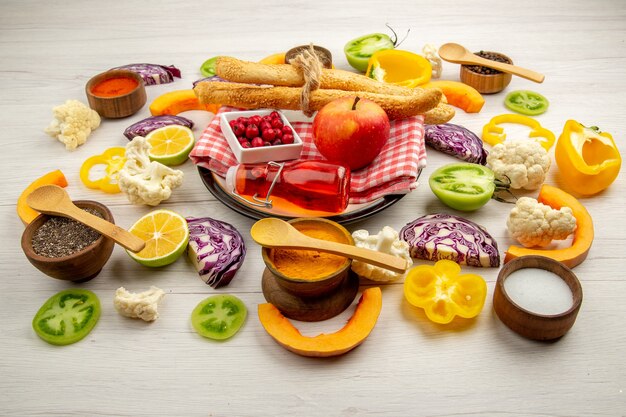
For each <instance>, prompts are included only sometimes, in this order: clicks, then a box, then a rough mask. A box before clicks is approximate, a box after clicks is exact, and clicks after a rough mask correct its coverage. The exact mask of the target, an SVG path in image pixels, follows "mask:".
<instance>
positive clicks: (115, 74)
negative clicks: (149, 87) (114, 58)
mask: <svg viewBox="0 0 626 417" xmlns="http://www.w3.org/2000/svg"><path fill="white" fill-rule="evenodd" d="M120 77H121V78H131V79H133V80H135V81H137V86H136V87H135V88H134V89H133V90H132V91H130V92H129V93H126V94H123V95H119V96H114V97H102V96H97V95H94V94H93V92H92V90H93V88H94V87H95V86H96V85H97V84H99V83H101V82H103V81H106V80H109V79H111V78H120ZM85 93H86V94H87V101H88V102H89V107H91V108H92V109H94V110H95V111H97V112H98V114H99V115H100V116H101V117H105V118H107V119H120V118H122V117H128V116H131V115H133V114H135V113H137V112H138V111H139V109H141V108H142V107H143V106H144V104H146V100H147V96H146V88H145V86H144V83H143V79H142V78H141V77H140V76H139V74H137V73H135V72H133V71H129V70H110V71H105V72H103V73H100V74H98V75H95V76H93V77H92V78H91V79H90V80H89V81H88V82H87V85H86V86H85Z"/></svg>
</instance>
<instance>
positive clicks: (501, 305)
mask: <svg viewBox="0 0 626 417" xmlns="http://www.w3.org/2000/svg"><path fill="white" fill-rule="evenodd" d="M582 300H583V290H582V286H581V285H580V281H578V278H577V277H576V275H575V274H574V273H573V272H572V270H571V269H569V268H568V267H567V266H565V265H564V264H562V263H561V262H558V261H555V260H554V259H550V258H547V257H544V256H521V257H519V258H516V259H513V260H512V261H511V262H509V263H507V264H506V265H504V267H503V268H502V269H501V270H500V273H499V274H498V280H497V282H496V288H495V291H494V294H493V308H494V310H495V311H496V314H497V315H498V317H499V318H500V320H502V322H503V323H504V324H506V325H507V326H508V327H509V328H510V329H511V330H513V331H514V332H516V333H518V334H520V335H522V336H524V337H527V338H529V339H534V340H554V339H558V338H560V337H561V336H563V335H564V334H565V333H567V332H568V331H569V330H570V329H571V328H572V326H573V325H574V322H575V321H576V317H577V316H578V311H579V310H580V305H581V304H582Z"/></svg>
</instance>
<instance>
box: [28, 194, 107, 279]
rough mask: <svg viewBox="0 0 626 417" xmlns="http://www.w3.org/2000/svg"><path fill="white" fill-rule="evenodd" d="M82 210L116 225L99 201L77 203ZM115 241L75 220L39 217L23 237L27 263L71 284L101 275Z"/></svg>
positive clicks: (80, 201)
mask: <svg viewBox="0 0 626 417" xmlns="http://www.w3.org/2000/svg"><path fill="white" fill-rule="evenodd" d="M74 204H75V205H76V206H78V207H80V208H81V209H83V210H86V211H88V212H90V213H92V214H95V215H97V216H98V217H102V218H103V219H104V220H106V221H109V222H111V223H114V220H113V214H112V213H111V211H110V210H109V209H108V208H107V207H106V206H105V205H103V204H100V203H98V202H96V201H89V200H76V201H74ZM113 246H114V242H113V240H111V239H109V238H107V237H105V236H102V235H100V234H99V233H98V232H96V231H94V230H93V229H91V228H90V227H88V226H85V225H83V224H81V223H78V222H76V221H75V220H71V219H67V218H63V217H57V216H49V215H46V214H40V215H39V216H37V217H36V218H35V219H34V220H33V221H32V222H30V223H29V224H28V225H27V226H26V229H24V233H23V234H22V250H23V251H24V254H25V255H26V258H27V259H28V261H29V262H30V263H31V264H32V265H33V266H34V267H35V268H37V269H39V270H40V271H41V272H43V273H44V274H46V275H48V276H50V277H52V278H56V279H60V280H64V281H72V282H86V281H89V280H90V279H93V278H95V277H96V275H98V274H99V273H100V270H102V267H103V266H104V264H106V262H107V261H108V260H109V257H110V256H111V253H112V252H113Z"/></svg>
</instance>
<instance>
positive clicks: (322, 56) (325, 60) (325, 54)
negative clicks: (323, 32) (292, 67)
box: [285, 45, 333, 69]
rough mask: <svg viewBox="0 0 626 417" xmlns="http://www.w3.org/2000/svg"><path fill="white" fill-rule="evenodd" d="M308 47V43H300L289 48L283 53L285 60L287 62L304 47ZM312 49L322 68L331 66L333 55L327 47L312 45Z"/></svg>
mask: <svg viewBox="0 0 626 417" xmlns="http://www.w3.org/2000/svg"><path fill="white" fill-rule="evenodd" d="M310 47H311V46H310V45H300V46H296V47H295V48H291V49H290V50H288V51H287V53H286V54H285V62H286V63H287V64H289V63H290V61H291V60H292V59H294V58H295V57H296V55H298V54H299V53H300V52H302V51H303V50H305V49H309V48H310ZM313 50H314V51H315V54H316V55H317V57H318V58H319V60H320V61H321V62H322V65H323V66H324V68H328V69H330V68H332V67H333V55H332V54H331V53H330V51H329V50H328V49H326V48H322V47H321V46H317V45H313Z"/></svg>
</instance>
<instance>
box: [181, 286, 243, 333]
mask: <svg viewBox="0 0 626 417" xmlns="http://www.w3.org/2000/svg"><path fill="white" fill-rule="evenodd" d="M247 315H248V310H247V309H246V306H245V305H244V304H243V302H242V301H241V300H240V299H239V298H237V297H235V296H234V295H230V294H220V295H214V296H212V297H209V298H206V299H204V300H202V301H201V302H200V303H199V304H198V305H197V306H196V308H194V309H193V312H192V313H191V325H192V326H193V328H194V329H195V330H196V332H198V334H199V335H200V336H202V337H206V338H209V339H215V340H224V339H228V338H229V337H232V336H233V335H234V334H235V333H237V332H238V331H239V329H240V328H241V326H242V325H243V322H244V321H245V320H246V316H247Z"/></svg>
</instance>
